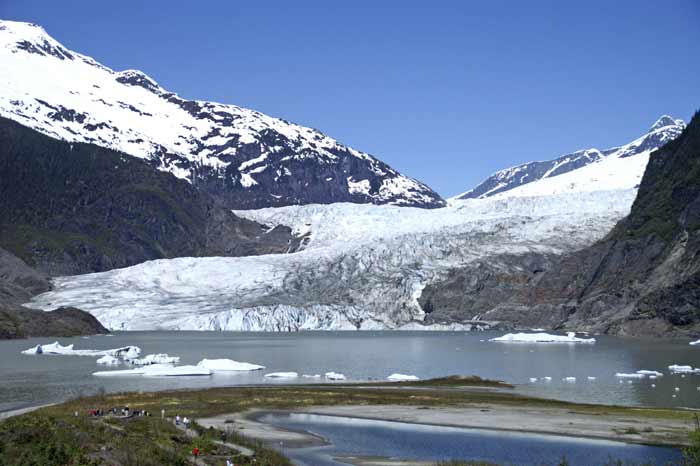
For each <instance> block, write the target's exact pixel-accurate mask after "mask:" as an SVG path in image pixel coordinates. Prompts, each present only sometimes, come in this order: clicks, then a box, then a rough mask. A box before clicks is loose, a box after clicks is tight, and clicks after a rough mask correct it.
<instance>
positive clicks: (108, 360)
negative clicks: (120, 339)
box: [96, 354, 121, 366]
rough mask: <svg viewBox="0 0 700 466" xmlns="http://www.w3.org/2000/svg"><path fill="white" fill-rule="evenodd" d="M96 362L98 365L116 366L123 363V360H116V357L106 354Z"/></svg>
mask: <svg viewBox="0 0 700 466" xmlns="http://www.w3.org/2000/svg"><path fill="white" fill-rule="evenodd" d="M96 362H97V364H103V365H105V366H116V365H117V364H119V363H120V362H121V360H120V359H119V358H115V357H114V356H110V355H108V354H106V355H104V356H102V357H101V358H100V359H98V360H97V361H96Z"/></svg>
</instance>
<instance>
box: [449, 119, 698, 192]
mask: <svg viewBox="0 0 700 466" xmlns="http://www.w3.org/2000/svg"><path fill="white" fill-rule="evenodd" d="M683 128H685V123H684V122H683V120H678V119H673V118H671V117H670V116H668V115H664V116H662V117H661V118H659V119H658V120H657V121H656V122H655V123H654V124H653V125H652V126H651V128H650V129H649V131H647V133H646V134H644V135H642V136H640V137H639V138H637V139H635V140H634V141H632V142H630V143H628V144H625V145H622V146H619V147H613V148H611V149H605V150H598V149H586V150H580V151H576V152H573V153H571V154H566V155H562V156H560V157H557V158H555V159H552V160H546V161H541V162H529V163H525V164H522V165H518V166H515V167H511V168H507V169H505V170H500V171H498V172H496V173H494V174H493V175H491V176H490V177H488V178H487V179H486V180H484V181H483V182H482V183H480V184H479V185H478V186H476V187H475V188H474V189H471V190H469V191H467V192H466V193H463V194H460V195H458V196H455V197H454V198H453V199H454V200H460V199H478V198H485V197H490V196H501V197H504V196H539V195H551V194H557V193H563V192H577V191H578V192H580V191H598V190H610V189H629V188H634V187H636V186H638V185H639V182H640V181H641V179H642V175H643V174H644V169H645V168H646V165H647V162H648V160H649V154H650V153H651V152H653V151H655V150H656V149H658V148H660V147H662V146H663V145H664V144H666V143H667V142H669V141H672V140H673V139H675V138H676V137H678V135H679V134H680V133H681V131H683Z"/></svg>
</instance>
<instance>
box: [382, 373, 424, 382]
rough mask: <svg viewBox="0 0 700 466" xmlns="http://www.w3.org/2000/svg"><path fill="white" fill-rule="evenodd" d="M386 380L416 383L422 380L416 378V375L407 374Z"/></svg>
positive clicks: (394, 375)
mask: <svg viewBox="0 0 700 466" xmlns="http://www.w3.org/2000/svg"><path fill="white" fill-rule="evenodd" d="M386 379H387V380H390V381H392V382H416V381H418V380H420V378H419V377H417V376H415V375H407V374H391V375H390V376H389V377H387V378H386Z"/></svg>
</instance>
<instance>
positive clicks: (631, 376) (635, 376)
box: [615, 372, 646, 379]
mask: <svg viewBox="0 0 700 466" xmlns="http://www.w3.org/2000/svg"><path fill="white" fill-rule="evenodd" d="M615 377H619V378H621V379H643V378H644V377H646V375H644V374H637V373H634V374H626V373H624V372H618V373H616V374H615Z"/></svg>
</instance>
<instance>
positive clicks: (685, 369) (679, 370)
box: [668, 364, 700, 374]
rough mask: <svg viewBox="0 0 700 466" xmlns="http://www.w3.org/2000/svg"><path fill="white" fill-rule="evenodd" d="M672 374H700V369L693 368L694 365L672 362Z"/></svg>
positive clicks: (669, 367) (669, 368) (670, 367)
mask: <svg viewBox="0 0 700 466" xmlns="http://www.w3.org/2000/svg"><path fill="white" fill-rule="evenodd" d="M668 370H670V371H671V373H672V374H700V369H693V367H692V366H683V365H678V364H672V365H670V366H668Z"/></svg>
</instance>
